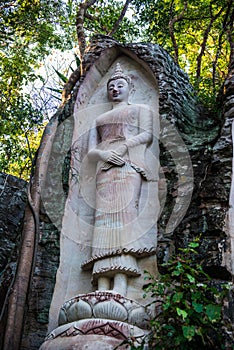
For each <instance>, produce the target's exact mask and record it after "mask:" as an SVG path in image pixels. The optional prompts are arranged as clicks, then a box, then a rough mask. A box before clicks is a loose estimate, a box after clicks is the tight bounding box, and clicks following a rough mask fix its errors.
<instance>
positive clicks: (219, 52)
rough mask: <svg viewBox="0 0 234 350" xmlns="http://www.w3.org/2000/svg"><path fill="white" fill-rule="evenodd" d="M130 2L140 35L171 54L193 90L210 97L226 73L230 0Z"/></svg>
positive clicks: (233, 7)
mask: <svg viewBox="0 0 234 350" xmlns="http://www.w3.org/2000/svg"><path fill="white" fill-rule="evenodd" d="M133 5H134V6H136V8H137V14H136V17H137V24H138V25H139V26H141V27H142V34H143V36H144V39H145V40H146V41H150V42H154V43H158V44H159V45H161V46H162V47H164V48H165V49H166V50H168V51H169V53H170V54H171V55H172V56H173V55H174V56H175V58H176V60H178V63H179V64H180V66H181V68H183V69H184V70H185V71H186V72H187V73H188V74H189V76H190V79H191V82H192V84H194V86H195V88H197V91H198V92H199V93H200V91H201V92H202V97H204V96H205V95H206V100H209V99H210V100H211V96H213V95H216V93H217V92H218V91H219V89H220V86H221V85H222V83H223V80H224V78H225V76H226V74H227V68H228V65H227V62H229V59H230V43H229V40H228V38H229V35H230V33H231V32H232V31H233V11H234V4H233V2H232V1H231V0H228V1H226V0H215V1H212V0H202V1H200V0H188V1H183V0H158V1H154V0H146V1H144V3H143V2H142V1H139V0H133ZM169 27H170V28H169ZM170 29H171V30H170ZM177 51H178V52H177ZM211 105H212V101H211Z"/></svg>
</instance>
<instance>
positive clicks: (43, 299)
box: [3, 36, 234, 350]
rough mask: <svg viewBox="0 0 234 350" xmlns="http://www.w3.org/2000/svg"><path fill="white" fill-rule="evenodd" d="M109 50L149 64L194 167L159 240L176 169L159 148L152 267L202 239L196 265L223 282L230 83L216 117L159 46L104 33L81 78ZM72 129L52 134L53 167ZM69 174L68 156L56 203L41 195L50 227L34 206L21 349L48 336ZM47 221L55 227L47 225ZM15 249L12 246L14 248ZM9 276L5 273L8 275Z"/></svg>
mask: <svg viewBox="0 0 234 350" xmlns="http://www.w3.org/2000/svg"><path fill="white" fill-rule="evenodd" d="M115 46H117V47H120V48H121V49H129V50H131V51H132V52H133V53H134V54H135V55H137V56H138V57H139V58H140V59H143V60H144V61H146V62H147V63H148V65H149V67H150V69H151V70H152V72H153V73H154V75H155V77H156V79H157V80H158V83H159V92H160V96H159V98H160V101H159V102H160V116H161V118H162V120H163V119H166V120H168V121H169V122H171V123H172V124H173V125H175V127H176V128H177V130H178V131H179V132H180V135H181V137H182V138H183V140H184V143H185V144H186V146H187V148H188V150H189V152H190V157H191V160H192V164H193V170H194V191H193V196H192V200H191V203H190V206H189V209H188V211H187V214H186V215H185V217H184V219H183V220H182V222H181V223H180V225H179V226H178V227H177V228H176V230H175V232H174V234H173V235H169V236H166V235H165V227H166V222H167V220H168V218H169V216H170V211H171V208H172V206H173V205H174V203H175V198H176V197H177V195H178V188H177V177H176V171H175V164H174V162H173V159H172V158H170V155H169V154H168V152H167V151H166V150H165V149H164V147H163V144H162V145H161V166H162V169H163V171H164V175H165V178H166V181H167V184H168V193H167V198H166V206H165V207H164V210H163V213H162V215H161V218H160V221H159V234H160V237H161V241H160V243H159V249H158V263H159V267H160V264H161V263H162V262H163V261H165V259H166V257H167V255H168V252H169V253H170V251H171V249H178V248H179V247H181V246H185V245H186V244H187V243H188V241H189V240H191V239H192V238H193V237H197V236H201V248H200V256H199V257H198V258H199V260H200V262H201V263H202V264H203V265H204V267H205V268H206V269H207V271H208V272H209V273H210V274H211V276H212V277H213V278H215V279H221V280H230V278H231V274H230V264H229V263H228V261H227V260H228V259H227V258H226V257H227V256H230V242H229V240H228V239H227V232H226V229H225V218H226V213H227V210H228V200H229V193H230V185H231V171H232V170H231V164H232V139H231V128H230V125H231V121H232V118H233V114H234V113H233V106H234V102H233V96H234V87H233V86H234V83H233V80H232V79H231V78H230V79H229V80H227V82H226V90H225V94H223V100H222V101H221V102H220V105H218V103H217V109H218V107H220V106H221V108H220V109H219V111H220V112H219V113H218V112H217V111H216V112H215V111H211V110H207V109H205V108H204V107H202V106H201V105H200V104H199V101H198V99H197V97H196V94H195V92H194V90H193V88H192V87H191V85H190V84H189V79H188V76H187V75H186V74H185V73H184V72H183V71H182V70H181V69H180V68H179V67H178V66H177V65H176V64H175V62H174V61H173V59H172V58H171V57H170V55H169V54H168V53H167V52H166V51H165V50H163V49H162V48H161V47H159V46H158V45H153V44H129V45H120V44H118V43H117V42H116V41H115V40H113V39H111V38H109V37H105V36H99V37H95V38H94V39H93V41H92V43H91V45H90V48H89V50H88V51H87V53H86V55H85V57H84V67H83V68H84V74H86V73H87V72H88V71H89V69H90V67H91V65H92V63H93V62H95V60H96V59H98V57H99V56H100V55H101V54H102V53H103V51H104V50H105V49H107V48H111V47H115ZM81 83H82V78H81V79H80V80H79V81H78V82H77V84H76V87H75V89H74V91H73V95H72V97H71V99H70V100H69V101H68V102H67V103H66V104H65V106H64V107H63V108H61V109H60V110H59V111H58V113H57V115H56V118H58V119H59V121H60V123H61V124H62V123H63V122H64V121H65V120H68V117H70V116H71V115H72V110H73V105H74V102H75V98H76V93H77V91H78V89H79V86H80V84H81ZM70 119H71V118H70ZM61 124H60V125H61ZM64 125H65V124H64ZM71 130H72V122H71V123H69V124H68V126H67V127H65V128H64V127H62V128H60V129H59V130H58V133H59V138H56V136H55V144H54V147H55V148H54V151H53V156H54V158H55V163H54V164H55V166H56V152H57V151H58V152H59V149H60V147H62V146H63V145H61V144H56V140H57V139H60V140H61V139H62V140H63V141H62V142H63V143H64V145H67V144H69V142H70V140H71V134H72V133H71ZM61 133H62V138H61ZM164 136H165V130H162V134H161V137H162V140H163V137H164ZM175 147H176V145H175ZM58 165H59V164H58ZM68 172H69V154H67V156H66V157H65V160H64V167H63V180H64V183H63V185H64V196H63V198H62V200H61V198H60V196H59V193H54V192H53V191H52V192H53V193H48V196H50V195H53V196H54V198H55V200H54V201H53V203H55V204H54V206H53V208H52V209H53V210H54V213H55V215H56V222H57V223H58V224H57V228H56V227H55V226H54V225H53V224H52V222H51V219H50V218H49V217H48V215H47V213H46V211H45V210H44V209H43V206H42V208H41V213H40V237H39V240H38V246H37V255H36V261H35V272H34V276H33V279H32V286H31V289H30V291H29V297H28V304H27V309H26V313H25V324H24V332H23V339H22V345H21V349H25V350H26V349H31V350H33V349H35V350H36V349H38V348H39V346H40V344H41V343H42V342H43V339H44V336H45V335H46V332H47V322H48V310H49V305H50V302H51V297H52V293H53V286H54V283H55V276H56V269H57V267H58V264H59V229H60V226H61V216H62V213H63V206H64V200H65V198H66V193H67V180H66V179H67V178H68ZM52 180H53V179H49V180H48V181H51V183H50V184H49V186H48V188H53V186H52ZM3 182H4V181H3ZM21 209H23V207H22V208H21ZM21 216H22V212H21ZM52 221H53V222H54V220H52ZM17 232H18V231H17ZM17 237H18V236H17ZM4 244H5V243H4ZM14 249H16V248H15V246H14ZM14 252H16V250H15V251H14ZM14 254H15V253H14ZM14 254H13V255H14ZM15 260H16V258H15ZM15 260H14V261H15ZM14 266H15V265H14ZM11 268H12V267H11ZM9 275H11V270H10V272H9ZM10 279H11V278H10ZM4 281H5V278H4ZM6 281H7V278H6ZM4 283H5V282H4ZM9 284H10V281H9V282H8V285H9Z"/></svg>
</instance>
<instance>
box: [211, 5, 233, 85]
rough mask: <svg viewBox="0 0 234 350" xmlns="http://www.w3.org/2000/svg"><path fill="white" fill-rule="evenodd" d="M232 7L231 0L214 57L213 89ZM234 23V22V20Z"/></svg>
mask: <svg viewBox="0 0 234 350" xmlns="http://www.w3.org/2000/svg"><path fill="white" fill-rule="evenodd" d="M231 7H232V0H229V1H228V4H227V11H226V13H225V16H224V20H223V24H222V30H221V32H220V34H219V40H218V48H217V51H216V55H215V59H214V61H213V64H212V66H213V68H212V83H213V89H215V84H216V82H215V79H216V71H217V62H218V59H219V57H220V54H221V49H222V38H223V35H224V33H225V31H226V30H227V24H228V23H227V22H228V17H229V15H230V11H231ZM232 23H233V20H232ZM230 46H231V45H230Z"/></svg>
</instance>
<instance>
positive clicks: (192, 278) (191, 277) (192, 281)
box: [186, 273, 195, 283]
mask: <svg viewBox="0 0 234 350" xmlns="http://www.w3.org/2000/svg"><path fill="white" fill-rule="evenodd" d="M186 276H187V277H188V280H189V282H190V283H195V278H194V277H193V276H191V275H190V274H189V273H186Z"/></svg>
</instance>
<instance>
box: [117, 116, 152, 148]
mask: <svg viewBox="0 0 234 350" xmlns="http://www.w3.org/2000/svg"><path fill="white" fill-rule="evenodd" d="M141 113H142V115H141V116H140V118H141V119H140V121H139V128H140V133H139V134H138V135H136V136H133V137H131V138H130V139H128V140H126V141H125V142H124V146H126V147H127V148H133V147H135V146H138V145H140V144H149V143H150V142H151V141H152V139H153V114H152V111H151V110H150V109H144V110H142V111H141ZM121 147H122V146H121ZM121 147H120V150H121ZM118 151H119V150H117V153H119V152H118Z"/></svg>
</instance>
